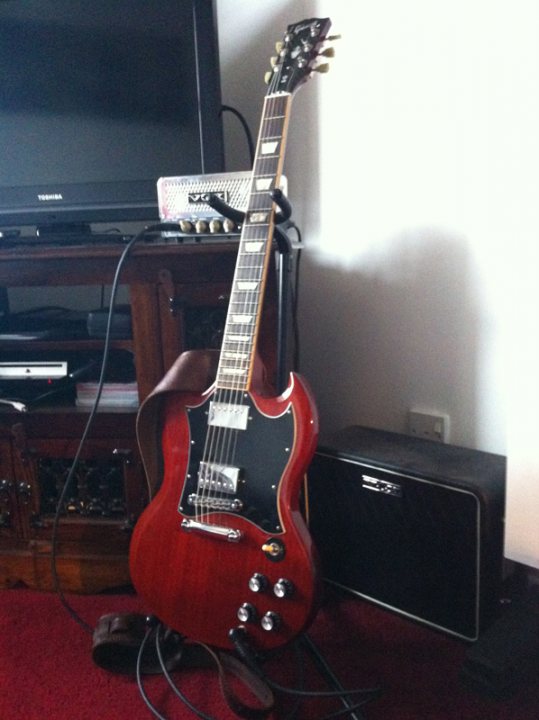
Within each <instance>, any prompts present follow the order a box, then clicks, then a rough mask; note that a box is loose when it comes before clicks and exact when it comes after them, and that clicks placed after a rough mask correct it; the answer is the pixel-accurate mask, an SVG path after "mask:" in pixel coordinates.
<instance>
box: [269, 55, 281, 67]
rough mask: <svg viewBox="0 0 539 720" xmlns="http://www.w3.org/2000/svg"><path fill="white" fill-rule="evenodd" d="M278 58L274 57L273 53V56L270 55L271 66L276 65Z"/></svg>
mask: <svg viewBox="0 0 539 720" xmlns="http://www.w3.org/2000/svg"><path fill="white" fill-rule="evenodd" d="M278 60H279V58H278V57H276V56H275V55H274V56H273V57H271V58H270V63H271V67H275V66H276V65H277V62H278Z"/></svg>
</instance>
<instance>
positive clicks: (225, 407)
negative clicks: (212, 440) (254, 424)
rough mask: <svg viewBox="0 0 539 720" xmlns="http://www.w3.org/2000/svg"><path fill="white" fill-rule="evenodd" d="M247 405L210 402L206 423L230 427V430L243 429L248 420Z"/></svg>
mask: <svg viewBox="0 0 539 720" xmlns="http://www.w3.org/2000/svg"><path fill="white" fill-rule="evenodd" d="M249 410H250V408H249V406H248V405H233V404H231V403H222V402H213V401H212V402H210V414H209V417H208V425H214V426H217V427H224V428H230V429H231V430H245V429H246V427H247V423H248V421H249Z"/></svg>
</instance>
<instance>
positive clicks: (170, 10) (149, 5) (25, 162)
mask: <svg viewBox="0 0 539 720" xmlns="http://www.w3.org/2000/svg"><path fill="white" fill-rule="evenodd" d="M223 155H224V153H223V131H222V122H221V91H220V75H219V58H218V36H217V27H216V23H215V9H214V7H213V2H212V0H159V1H158V2H148V1H147V0H92V2H87V0H84V1H83V0H0V229H2V228H24V229H25V233H26V227H27V226H28V227H31V228H32V229H37V234H38V235H39V234H40V233H41V234H46V233H47V231H51V230H52V231H56V230H59V229H65V228H68V229H69V228H72V227H85V226H88V227H91V224H92V223H108V222H121V221H136V220H142V221H154V220H158V208H157V192H156V182H157V179H158V178H159V177H161V176H165V177H167V176H174V175H196V174H201V173H209V172H222V171H223V170H224V157H223Z"/></svg>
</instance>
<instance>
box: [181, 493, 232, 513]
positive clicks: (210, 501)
mask: <svg viewBox="0 0 539 720" xmlns="http://www.w3.org/2000/svg"><path fill="white" fill-rule="evenodd" d="M187 504H188V505H191V507H197V508H204V509H206V510H221V511H223V512H224V511H229V512H240V510H241V509H242V508H243V503H242V501H241V500H239V499H238V498H217V497H211V495H196V494H195V493H191V495H189V497H188V498H187Z"/></svg>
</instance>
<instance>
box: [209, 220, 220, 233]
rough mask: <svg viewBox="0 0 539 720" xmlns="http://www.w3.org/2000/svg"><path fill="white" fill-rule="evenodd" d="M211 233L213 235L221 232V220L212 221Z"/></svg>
mask: <svg viewBox="0 0 539 720" xmlns="http://www.w3.org/2000/svg"><path fill="white" fill-rule="evenodd" d="M210 232H211V233H213V234H214V233H218V232H221V221H220V220H217V219H216V218H213V220H210Z"/></svg>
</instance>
